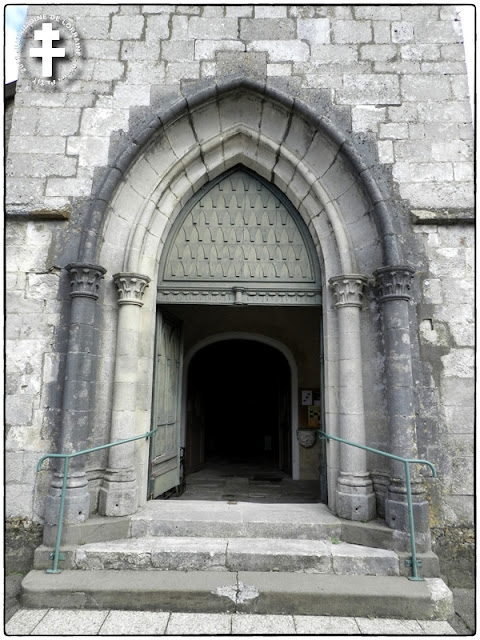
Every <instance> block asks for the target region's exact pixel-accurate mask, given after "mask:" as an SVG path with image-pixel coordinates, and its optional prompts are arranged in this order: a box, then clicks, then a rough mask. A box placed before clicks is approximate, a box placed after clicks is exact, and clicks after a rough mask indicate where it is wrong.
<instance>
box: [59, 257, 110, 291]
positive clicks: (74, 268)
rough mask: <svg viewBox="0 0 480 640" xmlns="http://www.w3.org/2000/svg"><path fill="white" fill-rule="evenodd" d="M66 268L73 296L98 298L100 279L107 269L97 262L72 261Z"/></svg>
mask: <svg viewBox="0 0 480 640" xmlns="http://www.w3.org/2000/svg"><path fill="white" fill-rule="evenodd" d="M65 268H66V270H67V271H68V274H69V276H70V287H71V291H70V295H71V297H72V298H75V297H84V298H93V299H94V300H96V299H97V298H98V288H99V287H100V280H101V279H102V278H103V276H104V275H105V273H106V272H107V270H106V269H104V268H103V267H99V266H98V265H95V264H88V263H82V262H80V263H72V264H69V265H67V266H66V267H65Z"/></svg>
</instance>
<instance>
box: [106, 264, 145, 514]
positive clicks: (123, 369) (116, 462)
mask: <svg viewBox="0 0 480 640" xmlns="http://www.w3.org/2000/svg"><path fill="white" fill-rule="evenodd" d="M113 279H114V282H115V285H116V287H117V290H118V306H119V309H118V329H117V352H116V359H115V373H114V383H113V408H112V428H111V433H110V441H111V442H115V441H117V440H122V439H124V438H131V437H132V436H135V435H138V434H137V433H136V404H137V393H136V387H137V363H138V340H139V326H140V308H141V307H142V305H143V301H142V298H143V294H144V292H145V289H146V288H147V286H148V283H149V282H150V278H149V277H148V276H142V275H139V274H137V273H117V274H116V275H114V276H113ZM98 509H99V512H100V513H101V514H102V515H106V516H124V515H129V514H132V513H135V511H136V509H137V481H136V475H135V442H129V443H126V444H122V445H119V446H117V447H112V448H111V449H110V450H109V456H108V468H107V471H106V473H105V478H104V480H103V486H102V488H101V489H100V494H99V506H98Z"/></svg>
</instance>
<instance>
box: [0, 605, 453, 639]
mask: <svg viewBox="0 0 480 640" xmlns="http://www.w3.org/2000/svg"><path fill="white" fill-rule="evenodd" d="M5 632H6V635H8V636H15V635H40V636H58V635H65V636H67V635H73V636H81V635H105V636H108V635H114V636H120V635H130V636H139V635H150V636H154V635H177V636H179V635H183V636H193V635H204V636H206V635H207V636H211V635H254V634H256V635H273V636H282V635H316V636H318V635H376V636H379V635H384V636H389V635H394V636H396V635H409V636H411V635H415V636H417V635H419V636H420V635H424V636H435V635H441V636H444V635H456V632H455V631H454V629H453V628H452V627H451V626H450V625H449V624H448V622H441V621H425V620H392V619H370V618H339V617H327V616H297V615H294V616H290V615H251V614H240V613H235V614H226V613H168V612H160V611H158V612H157V611H155V612H152V611H114V610H111V611H92V610H88V611H86V610H69V609H62V610H59V609H21V610H19V611H17V612H16V613H15V614H14V615H13V617H12V618H11V619H10V620H9V621H8V622H7V624H6V626H5Z"/></svg>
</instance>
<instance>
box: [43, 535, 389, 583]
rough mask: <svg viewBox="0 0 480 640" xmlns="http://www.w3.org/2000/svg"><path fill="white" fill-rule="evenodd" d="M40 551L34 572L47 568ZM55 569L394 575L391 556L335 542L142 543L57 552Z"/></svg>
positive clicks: (174, 539)
mask: <svg viewBox="0 0 480 640" xmlns="http://www.w3.org/2000/svg"><path fill="white" fill-rule="evenodd" d="M51 551H52V549H50V548H48V547H39V548H38V549H37V550H36V552H35V560H34V563H35V564H34V566H35V568H36V569H42V568H43V569H46V568H49V567H50V566H51V560H50V553H51ZM62 551H63V552H64V553H66V555H67V557H66V559H65V561H62V562H61V564H60V566H61V567H65V568H67V569H83V570H106V569H113V570H126V569H134V570H153V569H156V570H179V571H180V570H182V571H185V570H198V571H283V572H306V573H324V574H329V573H330V574H331V573H333V574H338V575H341V574H343V575H377V576H380V575H383V576H395V575H399V559H398V555H397V554H396V553H395V552H394V551H387V550H383V549H373V548H369V547H362V546H359V545H353V544H347V543H343V542H337V541H336V540H334V541H333V542H332V541H329V540H290V539H285V538H281V539H276V540H272V539H267V538H231V539H226V538H187V537H147V538H130V539H126V540H115V541H110V542H101V543H91V544H85V545H81V546H78V547H62Z"/></svg>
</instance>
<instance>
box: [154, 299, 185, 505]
mask: <svg viewBox="0 0 480 640" xmlns="http://www.w3.org/2000/svg"><path fill="white" fill-rule="evenodd" d="M182 355H183V344H182V331H181V323H180V321H179V320H177V319H176V318H174V317H173V316H171V315H170V314H168V313H167V312H165V311H164V310H160V309H159V310H158V311H157V327H156V347H155V375H154V400H153V419H154V424H153V426H154V428H155V427H157V428H158V431H157V433H156V434H155V435H154V436H153V437H152V440H151V449H150V497H151V498H156V497H157V496H159V495H161V494H163V493H165V492H166V491H169V490H170V489H173V488H174V487H177V486H179V484H180V406H181V403H180V401H181V397H180V396H181V375H182Z"/></svg>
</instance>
